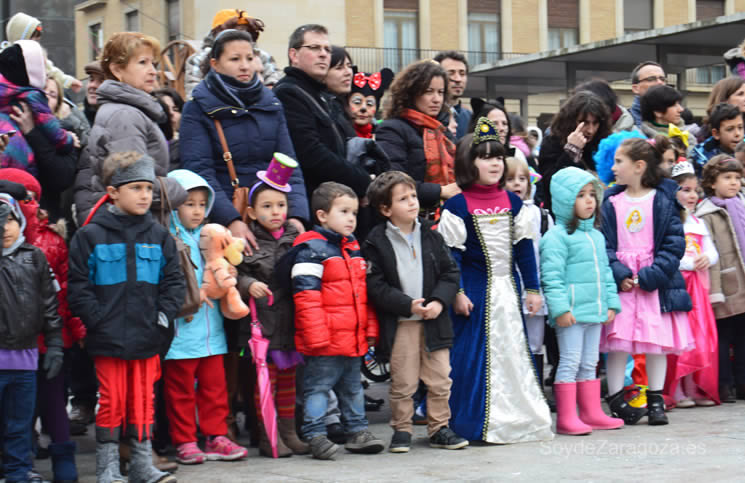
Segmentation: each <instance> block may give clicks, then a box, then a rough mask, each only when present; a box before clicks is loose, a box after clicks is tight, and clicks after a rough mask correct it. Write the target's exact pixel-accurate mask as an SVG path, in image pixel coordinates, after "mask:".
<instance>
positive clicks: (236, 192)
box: [213, 119, 249, 223]
mask: <svg viewBox="0 0 745 483" xmlns="http://www.w3.org/2000/svg"><path fill="white" fill-rule="evenodd" d="M213 121H214V122H215V129H217V136H218V137H219V138H220V144H221V145H222V159H223V160H224V161H225V164H227V165H228V174H229V175H230V184H231V185H233V207H234V208H235V209H236V210H237V211H238V213H239V214H240V215H241V220H242V221H243V222H244V223H248V222H249V220H247V217H248V215H247V214H246V208H248V194H249V189H248V188H247V187H245V186H241V185H240V180H239V179H238V174H237V173H236V172H235V165H234V164H233V155H232V154H230V148H229V147H228V141H227V140H226V139H225V133H224V132H223V130H222V124H221V123H220V121H219V120H217V119H213Z"/></svg>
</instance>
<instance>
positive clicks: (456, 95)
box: [435, 50, 473, 139]
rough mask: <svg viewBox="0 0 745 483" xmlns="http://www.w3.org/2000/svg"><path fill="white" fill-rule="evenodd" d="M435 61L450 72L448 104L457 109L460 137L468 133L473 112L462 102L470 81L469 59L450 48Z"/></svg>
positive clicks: (457, 131) (456, 134)
mask: <svg viewBox="0 0 745 483" xmlns="http://www.w3.org/2000/svg"><path fill="white" fill-rule="evenodd" d="M435 62H437V63H439V64H440V65H441V66H442V68H443V69H445V72H447V74H448V81H449V82H448V92H447V104H448V105H449V106H450V107H452V108H453V109H455V113H456V116H455V122H456V123H457V124H458V128H457V130H456V131H455V137H456V139H460V138H462V137H463V136H464V135H465V134H466V129H467V128H468V123H469V122H470V121H471V115H472V114H473V113H472V112H471V111H470V110H468V109H466V108H465V107H463V105H462V104H461V102H460V97H461V96H462V95H463V91H464V90H466V84H467V83H468V61H467V60H466V58H465V56H464V55H463V54H461V53H460V52H456V51H455V50H448V51H445V52H440V53H439V54H437V55H436V56H435Z"/></svg>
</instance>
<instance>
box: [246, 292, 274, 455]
mask: <svg viewBox="0 0 745 483" xmlns="http://www.w3.org/2000/svg"><path fill="white" fill-rule="evenodd" d="M272 303H274V300H273V298H272V296H271V295H269V305H272ZM249 306H250V308H251V339H249V341H248V346H249V347H250V348H251V354H252V356H253V360H254V364H256V384H258V386H259V406H260V408H261V419H262V420H263V422H264V430H265V431H266V435H267V437H268V438H269V444H271V445H272V456H274V457H275V458H277V438H278V436H277V413H276V411H275V408H274V399H273V398H272V383H271V381H270V380H269V368H268V367H267V366H266V353H267V349H268V348H269V340H267V339H266V338H265V337H264V335H263V334H262V333H261V324H259V319H258V317H257V315H256V302H255V301H254V299H253V297H252V298H251V299H250V300H249Z"/></svg>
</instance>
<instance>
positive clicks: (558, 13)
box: [548, 0, 579, 50]
mask: <svg viewBox="0 0 745 483" xmlns="http://www.w3.org/2000/svg"><path fill="white" fill-rule="evenodd" d="M578 43H579V0H548V48H549V49H550V50H553V49H563V48H566V47H571V46H572V45H577V44H578Z"/></svg>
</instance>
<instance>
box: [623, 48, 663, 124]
mask: <svg viewBox="0 0 745 483" xmlns="http://www.w3.org/2000/svg"><path fill="white" fill-rule="evenodd" d="M666 82H667V78H666V77H665V71H664V70H663V69H662V66H661V65H660V64H658V63H657V62H653V61H651V60H647V61H644V62H642V63H641V64H639V65H637V66H636V67H634V70H632V71H631V92H633V93H634V96H635V97H634V103H633V104H631V109H629V110H630V111H631V115H632V116H634V124H636V125H637V126H641V124H642V110H641V104H640V100H641V97H642V96H643V95H644V93H646V92H647V90H649V88H650V87H653V86H658V85H664V84H665V83H666Z"/></svg>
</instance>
